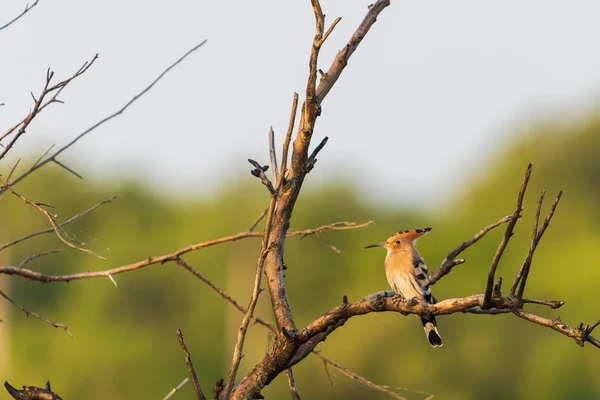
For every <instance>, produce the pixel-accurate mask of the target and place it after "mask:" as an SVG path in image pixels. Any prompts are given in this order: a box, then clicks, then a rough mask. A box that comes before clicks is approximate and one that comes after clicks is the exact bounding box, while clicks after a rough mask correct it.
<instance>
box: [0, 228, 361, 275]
mask: <svg viewBox="0 0 600 400" xmlns="http://www.w3.org/2000/svg"><path fill="white" fill-rule="evenodd" d="M370 223H371V222H369V223H364V224H355V223H353V222H341V223H339V224H341V225H339V226H336V224H337V223H334V224H329V225H323V226H320V227H318V228H314V229H308V230H303V231H292V232H289V233H288V236H307V235H311V234H316V233H317V232H318V233H320V232H322V231H323V230H334V231H340V230H347V229H358V228H362V227H363V226H366V225H367V224H370ZM262 236H263V233H261V232H251V231H245V232H240V233H238V234H235V235H231V236H226V237H222V238H219V239H214V240H209V241H207V242H202V243H196V244H192V245H190V246H187V247H184V248H181V249H179V250H177V251H174V252H173V253H170V254H165V255H162V256H158V257H148V258H147V259H145V260H142V261H138V262H136V263H133V264H128V265H124V266H121V267H117V268H112V269H108V270H104V271H94V272H80V273H77V274H69V275H47V274H42V273H40V272H37V271H33V270H29V269H25V268H18V267H15V266H8V265H5V266H0V274H5V275H15V276H20V277H22V278H26V279H29V280H33V281H37V282H44V283H47V282H71V281H75V280H78V279H89V278H109V279H110V278H111V277H112V276H113V275H118V274H122V273H124V272H129V271H134V270H136V269H140V268H144V267H147V266H149V265H154V264H164V263H166V262H170V261H174V262H177V260H178V259H179V258H180V257H181V256H182V255H184V254H186V253H189V252H192V251H195V250H199V249H202V248H205V247H211V246H215V245H218V244H221V243H226V242H235V241H237V240H241V239H246V238H251V237H252V238H257V237H262Z"/></svg>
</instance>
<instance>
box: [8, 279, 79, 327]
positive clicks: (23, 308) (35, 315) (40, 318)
mask: <svg viewBox="0 0 600 400" xmlns="http://www.w3.org/2000/svg"><path fill="white" fill-rule="evenodd" d="M0 296H2V297H4V299H5V300H6V301H8V302H9V303H10V304H12V305H13V306H15V307H17V308H18V309H19V310H21V311H23V312H24V313H25V315H27V316H28V317H29V316H30V315H33V316H34V317H36V318H37V319H39V320H40V321H42V322H45V323H46V324H48V325H50V326H53V327H55V328H61V329H63V330H64V331H65V332H67V335H69V336H71V337H73V335H72V334H71V332H69V327H68V326H67V325H65V324H58V323H56V322H52V321H50V320H49V319H47V318H44V317H43V316H41V315H40V314H38V313H35V312H33V311H29V310H28V309H26V308H25V307H23V306H22V305H20V304H17V303H16V302H15V301H14V300H13V299H11V298H10V297H9V296H8V295H7V294H6V293H4V292H3V291H1V290H0Z"/></svg>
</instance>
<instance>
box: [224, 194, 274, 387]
mask: <svg viewBox="0 0 600 400" xmlns="http://www.w3.org/2000/svg"><path fill="white" fill-rule="evenodd" d="M276 203H277V194H276V193H275V194H272V195H271V202H270V204H269V211H268V212H267V221H266V223H265V231H264V234H263V240H262V245H261V249H260V254H259V257H258V262H257V264H256V274H255V275H254V287H253V289H252V297H251V299H250V303H249V304H248V309H247V310H246V312H245V313H244V318H242V323H241V325H240V329H239V330H238V335H237V341H236V343H235V348H234V350H233V359H232V361H231V367H230V369H229V375H228V377H227V383H226V384H225V387H224V389H223V398H224V399H228V398H229V395H230V394H231V390H232V389H233V385H234V384H235V378H236V376H237V372H238V369H239V367H240V362H241V360H242V350H243V348H244V341H245V340H246V334H247V332H248V326H249V324H250V321H251V320H252V318H253V316H254V310H255V309H256V304H257V303H258V296H259V295H260V293H261V292H262V291H263V289H262V288H261V285H260V284H261V280H262V274H263V270H264V266H265V259H266V257H267V255H268V253H269V239H270V237H271V229H272V226H273V214H274V212H275V205H276Z"/></svg>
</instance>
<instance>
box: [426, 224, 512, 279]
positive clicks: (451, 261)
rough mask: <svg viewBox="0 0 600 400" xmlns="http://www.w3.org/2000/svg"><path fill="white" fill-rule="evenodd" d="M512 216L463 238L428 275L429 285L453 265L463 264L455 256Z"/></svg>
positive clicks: (447, 271)
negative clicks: (467, 237)
mask: <svg viewBox="0 0 600 400" xmlns="http://www.w3.org/2000/svg"><path fill="white" fill-rule="evenodd" d="M512 217H513V216H512V215H508V216H506V217H503V218H500V219H499V220H498V221H496V222H494V223H493V224H490V225H488V226H486V227H485V228H483V229H482V230H480V231H479V232H477V233H476V234H475V235H474V236H473V237H471V238H469V239H467V240H465V241H464V242H462V243H461V244H460V245H459V246H458V247H457V248H456V249H454V250H452V251H451V252H450V254H448V255H447V256H446V258H444V261H442V265H440V267H439V268H438V269H437V270H436V271H435V272H434V273H432V274H431V276H430V277H429V285H435V283H436V282H437V281H439V280H440V279H441V278H442V277H444V276H445V275H447V274H448V273H449V272H450V271H452V268H454V266H456V265H459V264H463V263H464V262H465V260H464V259H458V260H455V258H456V257H457V256H458V255H459V254H460V253H462V252H463V251H465V250H466V249H468V248H469V247H471V246H472V245H474V244H475V243H477V241H479V239H481V238H482V237H484V236H485V234H486V233H488V232H489V231H491V230H492V229H494V228H496V227H498V226H500V225H502V224H505V223H507V222H509V221H510V220H511V219H512Z"/></svg>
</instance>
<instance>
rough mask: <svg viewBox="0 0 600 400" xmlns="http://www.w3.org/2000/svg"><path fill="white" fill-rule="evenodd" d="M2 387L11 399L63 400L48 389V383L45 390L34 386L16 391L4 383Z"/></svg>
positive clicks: (48, 382)
mask: <svg viewBox="0 0 600 400" xmlns="http://www.w3.org/2000/svg"><path fill="white" fill-rule="evenodd" d="M4 387H5V388H6V391H7V392H8V394H10V395H11V396H12V398H13V399H18V400H63V399H62V397H60V396H59V395H57V394H56V393H54V392H53V391H52V389H51V388H50V381H47V382H46V388H45V389H41V388H38V387H35V386H23V390H18V389H16V388H14V387H12V386H11V384H10V383H8V382H6V381H5V382H4Z"/></svg>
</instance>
